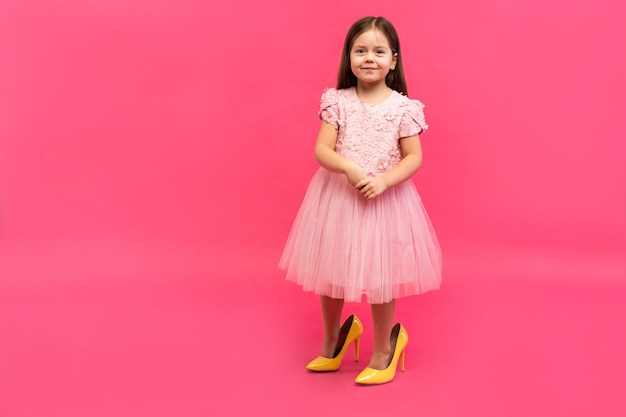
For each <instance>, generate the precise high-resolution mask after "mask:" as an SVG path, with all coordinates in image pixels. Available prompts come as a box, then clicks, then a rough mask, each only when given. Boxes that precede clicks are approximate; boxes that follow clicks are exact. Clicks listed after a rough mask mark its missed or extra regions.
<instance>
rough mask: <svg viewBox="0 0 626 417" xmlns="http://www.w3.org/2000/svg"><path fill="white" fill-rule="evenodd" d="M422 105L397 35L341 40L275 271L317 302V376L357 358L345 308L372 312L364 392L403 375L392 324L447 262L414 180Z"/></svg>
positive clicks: (386, 26)
mask: <svg viewBox="0 0 626 417" xmlns="http://www.w3.org/2000/svg"><path fill="white" fill-rule="evenodd" d="M423 107H424V105H423V104H422V103H421V102H419V101H417V100H410V99H409V98H408V97H407V89H406V83H405V80H404V72H403V69H402V55H401V53H400V43H399V40H398V35H397V33H396V30H395V29H394V27H393V25H392V24H391V23H390V22H389V21H388V20H387V19H385V18H383V17H365V18H363V19H360V20H358V21H357V22H355V23H354V24H353V25H352V27H351V28H350V30H349V31H348V34H347V36H346V39H345V44H344V47H343V54H342V57H341V65H340V70H339V76H338V82H337V88H336V89H334V88H333V89H328V90H326V91H325V92H324V94H323V95H322V98H321V106H320V112H319V116H320V119H321V120H322V122H321V128H320V131H319V135H318V137H317V142H316V145H315V157H316V159H317V161H318V162H319V164H320V165H321V166H322V167H321V168H320V169H319V170H318V171H317V173H316V174H315V175H314V177H313V179H312V180H311V183H310V185H309V188H308V190H307V193H306V195H305V197H304V201H303V203H302V206H301V208H300V210H299V212H298V215H297V217H296V219H295V221H294V224H293V228H292V230H291V233H290V235H289V238H288V240H287V243H286V246H285V249H284V252H283V255H282V257H281V260H280V264H279V266H280V267H281V268H282V269H285V270H286V271H287V279H289V280H291V281H294V282H296V283H298V284H300V285H302V287H303V289H304V290H305V291H314V292H315V293H317V294H319V295H320V299H321V309H322V318H323V321H324V341H323V344H322V352H321V355H320V356H319V357H317V358H316V359H314V360H313V361H311V362H310V363H309V364H308V365H307V369H309V370H311V371H334V370H337V369H339V366H340V365H341V360H342V359H343V356H344V354H345V352H346V349H347V347H348V345H349V344H350V343H352V342H354V345H355V357H356V360H358V347H359V340H360V337H361V334H362V332H363V328H362V325H361V321H360V320H359V319H358V318H357V317H356V316H355V315H351V316H349V317H348V318H347V319H346V320H345V322H344V323H343V324H341V313H342V309H343V304H344V301H349V302H360V301H361V299H362V297H363V296H365V298H366V300H367V302H368V303H369V304H371V310H372V319H373V320H372V321H373V326H374V348H373V353H372V357H371V360H370V362H369V365H368V367H367V368H366V369H365V370H364V371H363V372H361V374H360V375H359V376H358V377H357V378H356V382H357V383H358V384H381V383H385V382H389V381H391V380H392V379H393V378H394V377H395V373H396V366H397V364H398V361H400V362H401V367H402V370H404V349H405V347H406V344H407V342H408V336H407V333H406V330H405V329H404V327H403V326H402V325H401V324H400V323H396V324H395V325H394V314H395V305H396V301H395V300H396V299H397V298H399V297H404V296H408V295H413V294H422V293H424V292H426V291H429V290H434V289H438V288H439V286H440V283H441V252H440V249H439V244H438V242H437V237H436V235H435V232H434V230H433V228H432V225H431V223H430V221H429V219H428V216H427V214H426V211H425V210H424V207H423V206H422V202H421V199H420V197H419V195H418V193H417V190H416V188H415V185H414V184H413V182H412V181H410V180H409V179H410V178H411V176H412V175H413V174H414V173H415V172H416V171H417V170H418V168H419V167H420V165H421V163H422V150H421V146H420V139H419V133H421V132H422V131H424V130H426V129H427V128H428V126H427V125H426V122H425V120H424V114H423V112H422V109H423Z"/></svg>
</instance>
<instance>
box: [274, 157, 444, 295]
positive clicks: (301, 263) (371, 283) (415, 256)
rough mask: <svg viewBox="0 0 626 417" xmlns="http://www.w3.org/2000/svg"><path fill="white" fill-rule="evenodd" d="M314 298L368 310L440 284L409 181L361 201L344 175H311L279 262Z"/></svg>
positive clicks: (428, 231)
mask: <svg viewBox="0 0 626 417" xmlns="http://www.w3.org/2000/svg"><path fill="white" fill-rule="evenodd" d="M279 267H280V268H281V269H284V270H286V271H287V279H288V280H290V281H293V282H295V283H297V284H299V285H301V286H302V287H303V290H305V291H312V292H315V293H316V294H319V295H326V296H329V297H332V298H339V299H344V300H345V301H352V302H360V301H362V299H363V296H365V299H366V301H367V302H368V303H370V304H380V303H387V302H389V301H392V300H395V299H397V298H400V297H405V296H409V295H416V294H422V293H425V292H427V291H431V290H435V289H439V287H440V285H441V250H440V247H439V242H438V241H437V236H436V234H435V231H434V229H433V227H432V224H431V222H430V220H429V218H428V215H427V214H426V210H425V209H424V206H423V205H422V201H421V198H420V196H419V194H418V193H417V189H416V188H415V185H414V184H413V182H412V181H405V182H403V183H401V184H398V185H396V186H395V187H391V188H389V189H387V190H386V191H385V192H384V193H383V194H382V195H380V196H379V197H377V198H375V199H373V200H367V199H365V198H364V197H363V196H362V195H361V194H360V193H359V192H358V191H357V190H355V189H354V188H353V187H352V186H350V184H348V181H346V178H345V176H344V175H343V174H337V173H334V172H331V171H328V170H326V169H324V168H320V169H319V170H318V171H317V173H316V174H315V175H314V176H313V178H312V180H311V183H310V184H309V188H308V190H307V192H306V195H305V197H304V200H303V202H302V205H301V207H300V210H299V211H298V214H297V216H296V219H295V221H294V224H293V227H292V230H291V233H290V234H289V238H288V239H287V243H286V245H285V249H284V251H283V254H282V257H281V259H280V262H279Z"/></svg>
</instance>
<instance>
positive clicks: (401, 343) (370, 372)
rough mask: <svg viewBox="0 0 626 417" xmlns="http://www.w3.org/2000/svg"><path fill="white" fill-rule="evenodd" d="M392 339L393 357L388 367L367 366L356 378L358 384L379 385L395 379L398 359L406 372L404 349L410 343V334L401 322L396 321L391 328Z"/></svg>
mask: <svg viewBox="0 0 626 417" xmlns="http://www.w3.org/2000/svg"><path fill="white" fill-rule="evenodd" d="M390 341H391V357H390V358H389V363H388V364H387V367H386V368H385V369H374V368H369V367H368V368H365V369H364V370H363V372H361V373H360V374H359V376H357V377H356V379H355V380H354V381H355V382H356V383H357V384H361V385H377V384H385V383H387V382H391V381H393V378H394V377H395V376H396V368H397V366H398V361H400V369H402V372H404V349H405V348H406V345H407V343H409V335H408V334H407V332H406V329H405V328H404V327H403V326H402V325H401V324H400V323H396V324H395V325H394V326H393V328H392V329H391V337H390Z"/></svg>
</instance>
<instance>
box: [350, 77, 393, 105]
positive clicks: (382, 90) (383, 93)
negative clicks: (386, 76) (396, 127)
mask: <svg viewBox="0 0 626 417" xmlns="http://www.w3.org/2000/svg"><path fill="white" fill-rule="evenodd" d="M392 91H393V90H392V89H391V88H389V87H387V84H385V83H384V82H383V83H377V84H375V85H368V84H365V83H360V82H359V83H358V84H357V86H356V95H357V97H359V100H361V101H362V102H363V103H367V104H378V103H382V102H383V101H385V100H387V98H389V95H390V94H391V92H392Z"/></svg>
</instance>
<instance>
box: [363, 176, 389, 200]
mask: <svg viewBox="0 0 626 417" xmlns="http://www.w3.org/2000/svg"><path fill="white" fill-rule="evenodd" d="M356 188H358V189H359V190H360V191H361V194H363V197H365V198H367V199H368V200H371V199H373V198H376V197H378V196H379V195H381V194H382V193H383V192H384V191H385V190H386V189H387V184H385V181H384V180H383V179H382V177H366V178H364V179H362V180H361V181H359V182H358V183H357V184H356Z"/></svg>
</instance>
